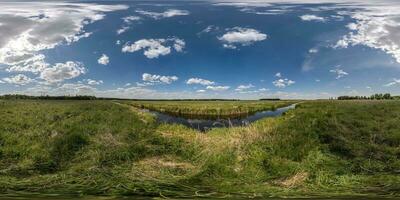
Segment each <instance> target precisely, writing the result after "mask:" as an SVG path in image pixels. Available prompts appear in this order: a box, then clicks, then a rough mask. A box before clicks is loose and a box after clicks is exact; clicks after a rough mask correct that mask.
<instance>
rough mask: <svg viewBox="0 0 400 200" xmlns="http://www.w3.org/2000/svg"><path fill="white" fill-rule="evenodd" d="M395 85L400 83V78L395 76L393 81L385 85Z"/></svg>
mask: <svg viewBox="0 0 400 200" xmlns="http://www.w3.org/2000/svg"><path fill="white" fill-rule="evenodd" d="M394 85H400V79H396V78H394V79H393V80H392V81H391V82H389V83H388V84H385V85H384V86H386V87H390V86H394Z"/></svg>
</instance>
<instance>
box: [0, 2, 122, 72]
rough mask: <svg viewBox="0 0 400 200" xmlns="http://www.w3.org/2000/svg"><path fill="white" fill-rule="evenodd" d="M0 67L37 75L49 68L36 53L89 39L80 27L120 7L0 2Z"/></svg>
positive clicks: (91, 4)
mask: <svg viewBox="0 0 400 200" xmlns="http://www.w3.org/2000/svg"><path fill="white" fill-rule="evenodd" d="M0 7H1V9H0V23H1V24H2V26H1V29H0V35H1V38H0V64H3V65H5V66H7V70H8V71H19V72H23V71H27V72H33V73H39V72H41V71H43V70H45V69H46V68H47V67H49V64H47V63H46V62H45V60H44V58H45V57H44V55H42V54H40V53H39V52H40V51H43V50H47V49H52V48H54V47H56V46H59V45H62V44H67V45H68V44H70V43H72V42H76V41H78V40H80V39H82V38H85V37H89V36H90V35H91V33H90V32H85V30H84V26H85V25H87V24H89V23H93V22H95V21H98V20H101V19H103V18H104V13H106V12H111V11H116V10H122V9H127V8H128V7H127V6H124V5H99V4H95V3H64V2H24V3H10V2H1V3H0Z"/></svg>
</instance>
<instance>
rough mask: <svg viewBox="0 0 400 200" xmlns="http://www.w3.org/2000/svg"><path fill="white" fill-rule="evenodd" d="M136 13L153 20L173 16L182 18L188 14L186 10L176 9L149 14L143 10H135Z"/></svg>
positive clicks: (149, 12)
mask: <svg viewBox="0 0 400 200" xmlns="http://www.w3.org/2000/svg"><path fill="white" fill-rule="evenodd" d="M136 12H137V13H139V14H142V15H145V16H148V17H151V18H153V19H162V18H169V17H174V16H183V15H189V14H190V12H189V11H187V10H178V9H168V10H166V11H164V12H151V11H145V10H136Z"/></svg>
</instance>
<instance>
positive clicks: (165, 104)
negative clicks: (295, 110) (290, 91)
mask: <svg viewBox="0 0 400 200" xmlns="http://www.w3.org/2000/svg"><path fill="white" fill-rule="evenodd" d="M296 102H298V101H132V102H130V103H129V104H130V105H132V106H134V107H137V108H141V109H149V110H152V111H158V112H163V113H168V114H171V115H177V116H185V117H188V118H199V117H200V118H231V117H240V116H247V115H248V114H252V113H255V112H258V111H264V110H274V109H276V108H280V107H284V106H288V105H290V104H293V103H296Z"/></svg>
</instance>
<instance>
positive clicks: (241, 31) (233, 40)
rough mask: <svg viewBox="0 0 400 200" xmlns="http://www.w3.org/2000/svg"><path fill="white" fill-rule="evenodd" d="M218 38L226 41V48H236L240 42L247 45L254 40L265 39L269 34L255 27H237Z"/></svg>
mask: <svg viewBox="0 0 400 200" xmlns="http://www.w3.org/2000/svg"><path fill="white" fill-rule="evenodd" d="M218 39H219V40H221V41H222V42H224V43H225V44H224V47H225V48H231V49H235V48H236V45H238V44H240V45H242V46H247V45H250V44H253V43H254V42H258V41H262V40H265V39H267V35H266V34H264V33H260V32H259V31H258V30H255V29H251V28H241V27H235V28H232V29H230V31H228V32H227V33H225V34H224V35H222V36H221V37H218Z"/></svg>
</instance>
